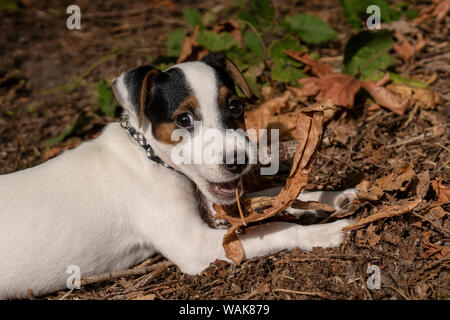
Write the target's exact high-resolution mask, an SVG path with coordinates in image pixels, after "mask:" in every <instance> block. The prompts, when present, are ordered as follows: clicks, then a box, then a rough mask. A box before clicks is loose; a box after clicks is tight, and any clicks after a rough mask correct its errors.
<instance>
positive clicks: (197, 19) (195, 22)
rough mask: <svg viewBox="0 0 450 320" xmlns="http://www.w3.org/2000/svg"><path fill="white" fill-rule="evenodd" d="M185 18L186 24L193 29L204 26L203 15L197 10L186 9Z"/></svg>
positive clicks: (184, 10)
mask: <svg viewBox="0 0 450 320" xmlns="http://www.w3.org/2000/svg"><path fill="white" fill-rule="evenodd" d="M183 17H184V20H185V21H186V23H187V24H188V25H190V26H191V27H193V28H195V27H196V26H200V25H202V15H201V14H200V12H199V11H198V10H197V9H189V8H184V9H183Z"/></svg>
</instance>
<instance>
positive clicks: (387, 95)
mask: <svg viewBox="0 0 450 320" xmlns="http://www.w3.org/2000/svg"><path fill="white" fill-rule="evenodd" d="M360 83H361V86H362V87H363V88H364V89H365V90H366V91H367V92H368V93H369V94H370V95H371V96H372V98H374V100H375V102H376V103H378V104H379V105H380V106H383V107H385V108H387V109H389V110H391V111H393V112H394V113H396V114H399V115H402V114H403V113H405V111H406V107H407V106H408V102H409V101H408V99H403V100H400V99H399V97H397V96H396V95H395V93H393V92H392V91H390V90H388V89H387V88H385V87H381V86H378V85H377V84H376V83H375V82H373V81H369V80H362V81H360Z"/></svg>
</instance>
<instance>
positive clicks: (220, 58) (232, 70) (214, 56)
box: [201, 53, 253, 98]
mask: <svg viewBox="0 0 450 320" xmlns="http://www.w3.org/2000/svg"><path fill="white" fill-rule="evenodd" d="M201 61H203V62H205V63H207V64H209V65H211V66H213V67H219V68H222V69H224V70H225V71H226V72H227V73H228V75H229V76H230V78H231V79H232V80H233V81H234V82H235V83H236V84H237V85H238V87H239V89H240V90H241V91H242V93H243V94H244V95H245V96H246V97H247V98H251V97H252V96H253V94H252V91H251V90H250V86H249V85H248V83H247V80H245V78H244V76H243V75H242V73H241V72H240V71H239V69H238V67H236V65H235V64H234V63H233V61H231V60H230V59H228V58H227V57H226V56H225V54H223V53H210V54H208V55H206V56H205V57H203V59H202V60H201Z"/></svg>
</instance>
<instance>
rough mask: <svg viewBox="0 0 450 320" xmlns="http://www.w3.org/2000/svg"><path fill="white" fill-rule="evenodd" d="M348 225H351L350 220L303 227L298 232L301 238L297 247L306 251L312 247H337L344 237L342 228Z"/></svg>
mask: <svg viewBox="0 0 450 320" xmlns="http://www.w3.org/2000/svg"><path fill="white" fill-rule="evenodd" d="M350 224H352V220H350V219H343V220H339V221H336V222H332V223H326V224H322V225H313V226H307V227H303V229H300V231H299V232H300V233H301V236H302V238H303V239H302V240H301V243H300V245H299V247H300V248H301V249H303V250H308V251H309V250H311V249H312V248H313V247H323V248H331V247H337V246H339V245H340V244H341V243H342V242H343V241H344V239H345V236H346V233H345V232H344V231H343V230H342V228H344V227H346V226H348V225H350Z"/></svg>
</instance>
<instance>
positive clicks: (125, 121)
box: [119, 113, 179, 172]
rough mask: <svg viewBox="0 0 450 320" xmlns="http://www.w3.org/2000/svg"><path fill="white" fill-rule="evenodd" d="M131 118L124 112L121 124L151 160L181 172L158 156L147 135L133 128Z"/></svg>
mask: <svg viewBox="0 0 450 320" xmlns="http://www.w3.org/2000/svg"><path fill="white" fill-rule="evenodd" d="M129 120H130V118H129V116H128V114H126V113H124V114H122V116H121V117H120V121H119V123H120V126H121V127H122V128H123V129H125V130H127V131H128V133H129V134H130V136H131V137H132V138H133V139H134V140H135V141H136V142H137V143H138V144H139V145H140V146H141V147H142V148H144V150H145V153H146V155H147V158H149V159H150V160H152V161H154V162H156V163H157V164H159V165H160V166H162V167H164V168H167V169H170V170H173V171H175V172H179V171H178V170H176V169H174V168H173V167H171V166H169V165H168V164H167V163H165V162H164V161H163V160H162V159H161V158H160V157H158V156H157V155H156V154H155V151H154V150H153V148H152V147H151V145H150V144H149V143H148V142H147V139H146V138H145V136H144V135H143V134H142V133H140V132H139V131H137V130H136V129H135V128H133V127H132V126H131V125H130V121H129Z"/></svg>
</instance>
